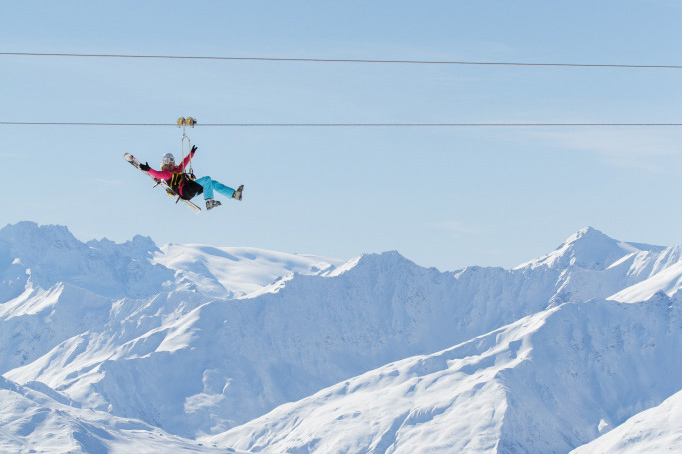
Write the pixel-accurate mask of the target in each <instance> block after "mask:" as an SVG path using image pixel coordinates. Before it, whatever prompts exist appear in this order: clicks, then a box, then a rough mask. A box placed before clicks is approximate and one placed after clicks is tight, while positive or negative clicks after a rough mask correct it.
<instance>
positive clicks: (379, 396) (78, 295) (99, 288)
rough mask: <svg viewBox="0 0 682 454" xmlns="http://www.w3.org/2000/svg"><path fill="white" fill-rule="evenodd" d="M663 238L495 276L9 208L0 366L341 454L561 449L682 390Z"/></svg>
mask: <svg viewBox="0 0 682 454" xmlns="http://www.w3.org/2000/svg"><path fill="white" fill-rule="evenodd" d="M41 250H43V251H45V252H44V253H41V252H40V251H41ZM680 252H681V249H680V248H679V247H669V248H665V247H658V246H648V245H642V244H637V243H623V242H620V241H617V240H613V239H611V238H609V237H608V236H606V235H604V234H603V233H601V232H599V231H597V230H595V229H592V228H586V229H584V230H581V231H580V232H577V233H576V234H575V235H573V236H571V237H570V238H568V239H567V240H566V241H565V242H564V243H563V244H562V245H560V246H559V247H558V248H557V249H556V250H555V251H553V252H551V253H549V254H548V255H546V256H545V257H541V258H539V259H537V260H534V261H531V262H528V263H526V264H523V265H520V266H519V267H517V268H515V269H512V270H505V269H502V268H480V267H470V268H466V269H463V270H458V271H456V272H440V271H438V270H435V269H425V268H421V267H419V266H417V265H415V264H414V263H412V262H411V261H409V260H407V259H405V258H404V257H402V256H400V255H399V254H398V253H396V252H386V253H383V254H367V255H363V256H361V257H358V258H356V259H354V260H351V261H350V262H348V263H345V264H343V263H342V262H340V261H338V260H334V259H327V258H320V257H315V256H305V255H299V254H285V253H278V252H272V251H265V250H261V249H256V248H237V247H213V246H208V245H165V246H162V247H160V248H159V247H156V245H154V243H153V242H152V241H151V240H150V239H148V238H143V237H139V236H136V237H135V238H134V239H133V241H130V242H127V243H124V244H115V243H112V242H110V241H108V240H101V241H90V242H88V243H81V242H79V241H78V240H76V239H75V238H73V236H72V235H71V234H70V233H69V232H68V230H67V229H66V228H64V227H55V226H38V225H36V224H34V223H29V222H24V223H19V224H16V225H13V226H12V225H11V226H7V227H5V228H4V229H2V230H0V297H1V298H0V341H1V343H0V373H2V375H3V376H4V377H5V378H6V379H7V380H11V381H12V382H14V383H16V384H17V385H16V386H22V385H24V386H25V385H27V384H29V383H41V385H40V386H42V387H43V388H42V389H51V390H55V391H56V392H58V393H59V395H61V396H64V398H65V399H68V400H70V401H72V402H74V403H76V404H77V405H78V406H81V407H82V408H83V409H91V410H93V411H95V412H96V413H97V414H99V413H105V414H107V415H110V416H112V417H118V418H123V419H126V420H135V421H139V422H140V424H145V425H147V426H149V427H156V428H159V429H161V430H163V431H165V432H168V433H171V434H174V435H175V436H182V437H186V438H187V439H194V438H197V437H200V438H202V439H205V440H208V441H209V442H210V443H215V444H216V445H217V446H219V447H221V448H223V449H228V448H231V447H232V446H234V447H238V448H239V449H254V450H257V449H260V448H261V447H267V448H268V451H269V452H280V451H278V449H279V448H280V447H282V446H290V445H291V446H298V448H300V449H301V451H300V452H343V449H342V448H340V447H338V446H342V445H343V443H341V442H340V441H339V440H338V439H337V438H334V437H338V430H337V429H339V428H342V427H343V428H344V430H346V431H348V434H350V435H348V436H347V437H345V438H348V440H355V441H354V442H353V443H354V444H353V445H352V446H351V445H348V446H346V447H347V448H348V449H350V450H351V451H353V452H386V450H387V449H388V450H389V451H388V452H391V450H394V451H395V452H401V450H403V449H407V448H406V447H409V446H413V447H414V446H417V444H419V443H421V444H422V445H423V446H431V447H433V449H434V450H437V449H439V448H438V447H439V446H450V447H453V446H459V447H460V448H462V449H465V450H466V449H468V450H469V451H470V452H487V451H490V450H491V449H492V450H495V449H497V451H495V452H568V451H569V450H571V449H573V448H576V447H578V446H579V445H580V444H582V443H587V442H589V441H591V440H593V439H594V438H596V437H597V436H599V435H600V433H601V432H600V428H601V430H602V432H603V431H604V430H606V429H608V428H613V427H616V426H617V425H618V424H620V423H623V422H624V421H625V420H626V419H627V418H629V417H632V416H633V415H635V414H637V413H639V412H641V411H643V410H646V409H647V408H651V407H654V406H656V405H659V404H660V403H661V402H662V401H663V400H664V399H665V398H667V397H669V396H671V395H672V394H673V393H675V392H677V391H679V389H680V387H681V386H680V385H679V379H680V376H682V374H681V373H680V371H679V369H675V368H671V369H669V370H662V369H661V367H662V366H661V365H662V364H675V363H674V361H671V360H670V358H669V355H670V356H674V354H675V353H674V352H676V351H679V348H680V347H681V346H682V345H680V342H679V334H680V329H681V328H680V324H679V316H678V309H677V308H678V307H679V303H677V290H679V284H678V283H679V282H681V281H682V280H680V279H679V277H680V275H682V269H681V268H680V266H679V263H680V258H681V253H680ZM607 298H611V299H612V300H611V301H606V299H607ZM647 299H651V301H649V302H646V303H643V302H642V301H643V300H647ZM616 301H621V302H620V303H619V302H616ZM453 346H454V347H453ZM676 349H677V350H676ZM560 359H561V360H560ZM422 360H423V361H425V362H426V363H427V364H429V365H430V366H429V367H427V368H425V369H424V368H422V369H420V367H421V366H417V365H414V364H416V363H414V362H415V361H422ZM412 363H414V364H412ZM621 363H622V364H621ZM628 365H629V366H628ZM628 367H629V368H628ZM387 368H388V369H387ZM396 368H398V369H396ZM401 368H403V369H405V368H406V369H405V370H410V371H411V372H409V373H408V372H404V373H403V372H402V371H403V369H401ZM384 369H386V370H384ZM370 371H375V372H370ZM376 371H380V372H376ZM396 371H397V372H396ZM647 371H650V372H651V373H649V372H647ZM376 373H379V375H381V376H382V378H381V379H376V378H371V377H369V376H372V374H374V375H376ZM664 373H665V374H668V375H664ZM367 374H369V376H368V375H367ZM382 374H383V375H382ZM651 374H654V375H655V374H658V375H655V376H656V377H661V376H665V377H668V376H670V378H669V379H668V378H666V379H665V380H661V379H658V381H656V380H654V379H653V378H652V375H651ZM618 377H627V378H626V379H622V380H621V381H618ZM366 380H368V381H367V383H366V384H365V381H366ZM410 380H412V382H410V383H412V384H414V385H415V387H414V388H413V389H412V388H411V386H412V385H409V386H408V385H406V383H408V382H409V381H410ZM652 380H653V381H652ZM350 382H353V383H358V384H361V383H362V385H361V386H360V385H358V387H351V388H348V387H344V386H346V383H350ZM602 383H610V384H611V386H610V387H609V388H605V389H602V387H601V386H602V385H601V384H602ZM427 385H428V386H427ZM405 386H408V388H407V389H412V391H411V392H409V393H408V392H407V391H406V389H405ZM562 386H563V388H562ZM676 387H677V388H676ZM330 390H335V391H330ZM449 390H455V391H456V392H455V391H453V392H450V391H449ZM571 390H576V391H575V393H573V392H572V391H571ZM401 393H403V394H404V398H403V399H397V398H396V396H402V395H403V394H401ZM564 395H570V396H572V399H570V401H569V402H567V401H566V399H565V398H564V397H563V396H564ZM405 396H406V397H407V398H406V397H405ZM368 401H371V402H374V403H375V404H374V407H372V408H371V409H370V410H371V411H370V410H368V409H367V408H361V407H362V405H363V404H366V403H367V402H368ZM353 402H355V404H353ZM335 403H336V404H338V408H339V409H343V412H342V413H343V414H335V413H334V411H333V409H332V407H333V405H334V404H335ZM353 405H356V407H354V406H353ZM420 405H421V406H420ZM365 406H366V405H365ZM422 406H423V407H424V410H422V409H421V408H422ZM335 408H336V407H335ZM557 412H559V413H557ZM536 413H537V414H538V415H544V416H542V417H541V416H538V417H529V416H528V415H534V414H536ZM307 414H314V415H316V418H315V420H319V421H327V423H325V424H323V423H321V422H319V423H315V424H313V423H312V422H311V421H309V420H310V419H311V418H307V419H306V418H303V415H307ZM356 414H357V416H354V415H356ZM462 414H467V415H470V416H467V418H464V419H465V420H462V419H463V418H462V416H461V415H462ZM474 414H476V415H478V416H477V417H475V418H474V417H473V416H472V415H474ZM13 415H14V416H16V414H13ZM265 415H267V416H265ZM334 415H336V416H334ZM401 415H402V416H401ZM290 416H291V417H290ZM332 416H334V417H332ZM479 416H480V417H479ZM318 417H319V418H318ZM336 417H339V419H338V420H337V419H335V418H336ZM401 417H403V419H402V420H401ZM76 418H79V416H76ZM257 418H260V419H257ZM263 418H264V419H263ZM10 419H11V418H10ZM6 421H9V419H7V420H6ZM250 421H251V422H250ZM253 421H258V424H262V428H261V429H254V425H253V424H255V423H253ZM354 421H355V423H357V425H355V424H354ZM440 421H449V422H448V423H447V424H446V425H445V426H439V424H441V423H440ZM311 424H312V425H311ZM2 427H5V428H6V427H8V425H7V424H5V425H0V428H2ZM444 427H456V428H457V429H456V431H455V432H449V431H448V430H449V429H448V430H444V429H443V428H444ZM670 427H671V428H670V430H671V432H673V433H674V431H675V430H676V429H675V427H674V425H672V424H671V425H670ZM12 430H14V429H12ZM12 430H10V434H11V433H14V432H12ZM452 430H455V429H452ZM335 433H336V434H337V435H334V434H335ZM344 433H346V432H344ZM455 433H456V438H457V440H460V439H461V443H462V444H461V445H460V444H457V443H460V441H457V442H455V441H453V437H455V435H454V434H455ZM553 433H560V434H561V435H560V436H556V435H554V434H553ZM382 434H383V435H382ZM95 438H97V439H98V440H100V441H102V440H104V439H100V438H98V437H97V436H95ZM278 440H280V441H278ZM295 440H299V441H297V442H296V441H295ZM315 440H317V441H315ZM408 440H409V441H408ZM280 442H281V443H283V444H280ZM210 443H209V444H210ZM296 443H298V444H296ZM340 443H341V444H340ZM349 443H350V441H349ZM190 444H191V443H190ZM343 446H345V445H343ZM363 446H364V448H362V447H363ZM323 448H324V449H326V451H325V450H322V449H323ZM389 448H390V449H389ZM363 449H364V450H363ZM415 449H416V448H415ZM453 449H454V448H453ZM458 449H459V448H458ZM534 450H535V451H534ZM537 450H539V451H537ZM490 452H493V451H490Z"/></svg>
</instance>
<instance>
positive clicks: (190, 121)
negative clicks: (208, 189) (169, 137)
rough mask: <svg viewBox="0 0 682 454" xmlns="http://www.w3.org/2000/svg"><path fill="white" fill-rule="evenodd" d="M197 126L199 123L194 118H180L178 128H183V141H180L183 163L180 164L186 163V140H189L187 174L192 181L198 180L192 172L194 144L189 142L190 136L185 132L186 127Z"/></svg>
mask: <svg viewBox="0 0 682 454" xmlns="http://www.w3.org/2000/svg"><path fill="white" fill-rule="evenodd" d="M195 124H197V121H196V119H194V118H192V117H187V118H184V117H180V118H178V127H182V139H181V141H180V148H181V152H182V161H180V162H184V161H185V139H187V153H188V154H189V172H187V171H185V172H186V173H187V174H188V175H189V178H190V179H192V180H196V177H195V176H194V171H193V170H192V142H191V141H190V140H189V136H188V135H187V133H186V132H185V127H186V126H189V127H190V128H193V127H194V125H195Z"/></svg>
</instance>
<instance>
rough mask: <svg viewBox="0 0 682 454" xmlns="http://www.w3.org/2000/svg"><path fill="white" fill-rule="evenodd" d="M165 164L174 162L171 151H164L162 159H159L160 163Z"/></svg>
mask: <svg viewBox="0 0 682 454" xmlns="http://www.w3.org/2000/svg"><path fill="white" fill-rule="evenodd" d="M166 164H170V165H173V164H175V156H173V153H166V154H165V155H163V159H162V160H161V165H162V166H164V165H166Z"/></svg>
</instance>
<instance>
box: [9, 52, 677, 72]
mask: <svg viewBox="0 0 682 454" xmlns="http://www.w3.org/2000/svg"><path fill="white" fill-rule="evenodd" d="M0 56H22V57H80V58H133V59H157V60H160V59H163V60H223V61H261V62H297V63H374V64H382V63H383V64H409V65H472V66H535V67H538V66H539V67H542V66H545V67H570V68H621V69H682V65H629V64H591V63H530V62H485V61H440V60H371V59H343V58H278V57H216V56H190V55H132V54H79V53H47V52H0Z"/></svg>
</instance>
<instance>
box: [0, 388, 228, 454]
mask: <svg viewBox="0 0 682 454" xmlns="http://www.w3.org/2000/svg"><path fill="white" fill-rule="evenodd" d="M0 408H1V410H0V452H3V453H19V452H21V453H24V452H26V453H29V452H40V453H46V454H48V453H54V454H63V453H66V452H68V453H73V454H81V453H82V454H86V453H87V454H104V453H109V452H120V453H124V452H129V453H130V452H134V453H139V454H147V453H148V454H156V453H160V452H173V453H183V452H184V453H215V454H217V453H225V452H226V451H225V449H218V448H217V447H207V446H203V445H202V444H200V443H198V442H195V441H191V440H185V439H182V438H180V437H175V436H173V435H170V434H167V433H165V432H163V431H162V430H160V429H158V428H156V427H153V426H150V425H148V424H144V423H143V422H141V421H136V420H130V419H122V418H117V417H114V416H111V415H109V414H107V413H103V412H93V411H91V410H84V409H81V408H79V406H78V404H77V403H75V402H73V401H69V400H68V399H66V398H65V397H63V396H61V395H59V394H58V393H56V392H54V391H52V390H49V389H46V387H44V386H42V385H41V384H40V383H31V384H29V385H28V386H20V385H17V384H16V383H12V382H11V381H9V380H6V379H5V378H3V377H0ZM232 452H235V451H232Z"/></svg>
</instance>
